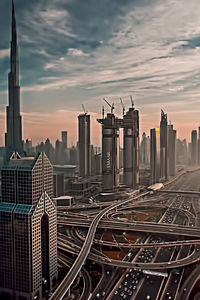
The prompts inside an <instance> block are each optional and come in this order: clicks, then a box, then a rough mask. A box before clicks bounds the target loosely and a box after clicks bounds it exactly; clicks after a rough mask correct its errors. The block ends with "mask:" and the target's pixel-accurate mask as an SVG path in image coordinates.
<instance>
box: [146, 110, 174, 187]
mask: <svg viewBox="0 0 200 300" xmlns="http://www.w3.org/2000/svg"><path fill="white" fill-rule="evenodd" d="M150 171H151V178H150V182H151V183H155V182H157V181H159V180H160V179H164V180H167V179H168V177H169V176H174V175H175V174H176V130H174V128H173V125H172V124H168V121H167V114H165V113H164V111H163V110H161V121H160V127H158V128H153V129H151V131H150Z"/></svg>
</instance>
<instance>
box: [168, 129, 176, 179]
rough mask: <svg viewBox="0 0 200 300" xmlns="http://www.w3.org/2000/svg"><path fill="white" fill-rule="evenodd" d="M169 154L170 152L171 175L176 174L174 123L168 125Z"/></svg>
mask: <svg viewBox="0 0 200 300" xmlns="http://www.w3.org/2000/svg"><path fill="white" fill-rule="evenodd" d="M168 141H169V144H168V154H169V175H170V176H174V175H176V130H174V128H173V125H172V124H170V125H168Z"/></svg>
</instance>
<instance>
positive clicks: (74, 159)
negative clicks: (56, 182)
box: [70, 146, 78, 165]
mask: <svg viewBox="0 0 200 300" xmlns="http://www.w3.org/2000/svg"><path fill="white" fill-rule="evenodd" d="M70 164H71V165H77V164H78V149H77V147H74V146H72V148H70Z"/></svg>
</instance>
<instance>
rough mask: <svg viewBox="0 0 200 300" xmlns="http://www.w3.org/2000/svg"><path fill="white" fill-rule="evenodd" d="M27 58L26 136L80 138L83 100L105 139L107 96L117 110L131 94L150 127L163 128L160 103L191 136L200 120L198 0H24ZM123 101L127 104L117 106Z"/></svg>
mask: <svg viewBox="0 0 200 300" xmlns="http://www.w3.org/2000/svg"><path fill="white" fill-rule="evenodd" d="M15 6H16V19H17V30H18V40H19V54H20V86H21V111H22V116H23V138H24V139H26V138H31V139H32V140H33V143H34V144H36V143H39V142H41V141H42V140H45V139H46V138H47V137H49V138H50V139H51V140H52V141H53V142H54V141H55V140H56V139H57V138H59V139H61V137H60V135H61V131H62V130H67V131H68V132H69V144H70V145H71V144H75V142H76V140H77V123H78V121H77V116H78V114H79V113H80V112H82V109H81V104H82V103H84V105H85V107H86V110H87V111H88V112H89V113H90V114H91V117H92V136H91V137H92V142H93V143H94V144H100V143H101V141H100V133H101V129H100V126H99V124H97V122H96V121H95V119H96V118H97V117H99V116H100V113H101V106H102V104H103V102H102V99H103V97H107V99H108V100H110V102H112V101H115V102H116V114H117V115H119V116H120V114H121V113H122V109H121V106H120V101H119V97H122V98H123V99H124V103H125V106H126V108H127V109H128V105H129V104H130V100H129V95H132V96H133V98H134V99H135V107H136V109H138V110H139V111H140V129H141V133H142V132H143V131H145V132H146V133H147V135H149V130H150V128H153V127H158V126H159V122H160V109H161V108H162V109H164V111H165V112H166V113H167V114H168V120H171V121H172V123H173V124H174V128H175V129H177V132H178V138H184V137H186V138H187V140H188V141H190V134H191V131H192V130H193V129H197V128H198V126H199V125H200V118H199V114H200V18H199V10H200V3H199V1H198V0H190V1H187V0H182V1H180V0H165V1H161V0H149V1H147V0H101V1H94V0H85V1H82V0H48V1H45V0H38V1H36V2H35V1H34V2H31V1H25V0H15ZM10 29H11V1H8V0H1V2H0V34H1V35H0V36H1V39H0V99H1V100H0V144H1V145H2V144H4V133H5V107H6V105H7V103H8V97H7V74H8V72H9V55H10V51H9V47H10V39H11V33H10ZM117 103H118V104H117Z"/></svg>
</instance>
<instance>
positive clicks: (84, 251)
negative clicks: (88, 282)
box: [50, 191, 149, 300]
mask: <svg viewBox="0 0 200 300" xmlns="http://www.w3.org/2000/svg"><path fill="white" fill-rule="evenodd" d="M148 194H149V191H148V192H144V193H142V194H140V195H138V196H136V197H135V198H132V199H128V200H125V201H122V202H121V203H117V204H114V205H111V206H109V207H108V208H105V209H103V210H102V211H101V212H100V213H99V214H98V215H97V216H96V217H95V218H94V220H93V221H92V222H91V224H90V226H89V230H88V233H87V236H86V239H85V242H84V244H83V246H82V248H81V251H80V253H79V254H78V257H77V258H76V260H75V262H74V264H73V265H72V267H71V269H70V270H69V272H68V273H67V275H66V276H65V278H64V279H63V281H62V282H61V284H60V285H59V286H58V287H57V289H56V290H55V292H54V293H53V294H52V296H51V297H50V300H61V299H63V297H64V296H65V294H66V292H67V291H68V290H69V289H70V286H71V285H72V283H73V281H74V279H75V278H76V277H77V275H78V274H79V272H80V270H81V268H82V266H83V264H84V262H85V260H86V258H87V256H88V254H89V253H90V249H91V247H92V243H93V239H94V236H95V232H96V229H97V226H98V224H99V222H100V220H101V219H102V218H103V216H104V215H106V213H108V212H110V211H111V210H112V209H115V208H117V207H118V206H121V205H123V204H126V203H128V202H130V201H133V200H134V199H138V198H140V197H143V196H146V195H148Z"/></svg>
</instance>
